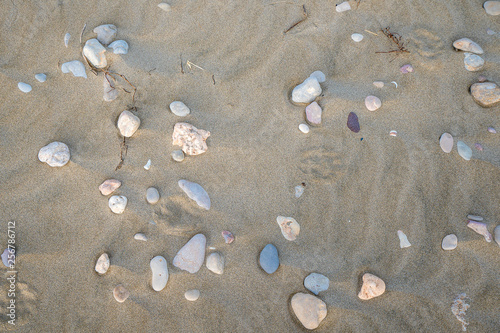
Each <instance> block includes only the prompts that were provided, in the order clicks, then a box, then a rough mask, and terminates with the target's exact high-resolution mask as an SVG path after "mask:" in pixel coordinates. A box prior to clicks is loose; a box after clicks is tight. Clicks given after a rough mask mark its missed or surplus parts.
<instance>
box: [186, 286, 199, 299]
mask: <svg viewBox="0 0 500 333" xmlns="http://www.w3.org/2000/svg"><path fill="white" fill-rule="evenodd" d="M184 297H186V299H187V300H188V301H191V302H194V301H196V300H197V299H198V298H200V291H199V290H196V289H192V290H188V291H186V292H185V293H184Z"/></svg>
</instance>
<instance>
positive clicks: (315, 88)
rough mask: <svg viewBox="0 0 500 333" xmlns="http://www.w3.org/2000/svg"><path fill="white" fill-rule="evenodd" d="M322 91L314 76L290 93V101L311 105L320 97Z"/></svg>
mask: <svg viewBox="0 0 500 333" xmlns="http://www.w3.org/2000/svg"><path fill="white" fill-rule="evenodd" d="M321 92H322V89H321V86H320V85H319V81H318V79H317V77H316V76H310V77H308V78H307V79H305V81H304V82H302V83H301V84H299V85H298V86H296V87H295V88H294V89H293V91H292V101H294V102H295V103H311V102H312V101H314V100H315V99H316V97H318V96H319V95H321Z"/></svg>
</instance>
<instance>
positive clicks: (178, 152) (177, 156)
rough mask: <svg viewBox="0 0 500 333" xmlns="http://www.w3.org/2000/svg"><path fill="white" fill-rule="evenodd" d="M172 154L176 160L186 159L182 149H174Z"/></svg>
mask: <svg viewBox="0 0 500 333" xmlns="http://www.w3.org/2000/svg"><path fill="white" fill-rule="evenodd" d="M171 155H172V159H173V160H174V161H176V162H182V161H184V152H183V151H182V150H181V149H177V150H174V151H173V152H172V154H171Z"/></svg>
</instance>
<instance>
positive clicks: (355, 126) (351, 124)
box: [347, 112, 361, 133]
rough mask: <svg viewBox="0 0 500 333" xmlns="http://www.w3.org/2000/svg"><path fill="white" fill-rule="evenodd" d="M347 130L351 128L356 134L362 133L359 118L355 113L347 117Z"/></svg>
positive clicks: (350, 113)
mask: <svg viewBox="0 0 500 333" xmlns="http://www.w3.org/2000/svg"><path fill="white" fill-rule="evenodd" d="M347 128H349V129H350V130H351V131H353V132H354V133H358V132H359V131H360V129H361V128H360V127H359V121H358V116H357V115H356V114H355V113H354V112H349V116H347Z"/></svg>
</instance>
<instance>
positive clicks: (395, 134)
mask: <svg viewBox="0 0 500 333" xmlns="http://www.w3.org/2000/svg"><path fill="white" fill-rule="evenodd" d="M389 135H390V136H397V135H398V131H390V132H389Z"/></svg>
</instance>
